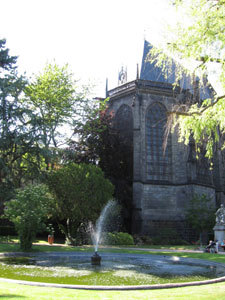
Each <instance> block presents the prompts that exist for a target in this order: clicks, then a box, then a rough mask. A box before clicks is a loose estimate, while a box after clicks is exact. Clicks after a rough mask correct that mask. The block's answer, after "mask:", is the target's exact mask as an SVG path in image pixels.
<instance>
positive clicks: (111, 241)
mask: <svg viewBox="0 0 225 300" xmlns="http://www.w3.org/2000/svg"><path fill="white" fill-rule="evenodd" d="M105 243H106V244H108V245H134V239H133V237H132V236H131V235H130V234H129V233H126V232H108V233H107V234H106V239H105Z"/></svg>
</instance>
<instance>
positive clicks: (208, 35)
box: [157, 0, 225, 158]
mask: <svg viewBox="0 0 225 300" xmlns="http://www.w3.org/2000/svg"><path fill="white" fill-rule="evenodd" d="M175 3H176V7H177V10H178V11H177V13H178V15H181V18H180V20H181V21H179V19H178V21H177V22H176V24H175V25H174V26H171V27H170V31H169V32H170V33H172V34H167V39H166V40H164V41H163V42H162V45H161V46H160V47H161V48H160V47H159V48H160V51H163V52H164V53H166V54H168V55H169V56H170V57H173V58H174V59H176V61H178V63H180V62H182V63H184V64H185V66H186V67H188V68H189V69H188V68H187V69H186V70H185V71H186V72H187V73H189V74H190V73H194V74H195V75H198V76H199V77H200V78H202V84H203V86H204V84H205V82H204V80H205V76H206V75H208V73H209V70H210V68H212V66H213V67H214V68H215V69H216V70H217V71H216V72H217V77H218V78H219V82H220V85H221V87H222V88H223V90H224V88H225V51H224V50H225V38H224V27H225V18H224V16H225V1H224V0H222V1H213V0H197V1H196V0H189V1H182V0H181V1H180V0H177V1H175ZM185 20H186V21H185ZM157 52H158V51H157ZM157 59H159V64H163V65H164V66H165V55H161V54H159V53H158V57H157ZM218 70H220V71H221V72H220V73H219V71H218ZM183 71H184V68H183ZM181 76H182V72H180V71H179V72H178V74H177V81H178V80H179V79H180V77H181ZM220 94H221V92H220V91H219V94H216V93H215V95H214V96H213V97H212V99H206V100H204V101H203V102H201V103H197V104H192V105H180V104H178V105H177V107H174V109H173V110H172V112H171V114H170V117H171V118H170V121H171V120H172V121H173V125H174V127H175V126H176V125H179V134H180V140H181V141H184V142H185V144H188V143H189V138H190V137H191V136H193V137H194V140H195V142H196V148H197V152H198V151H200V145H202V144H205V145H206V156H207V157H209V158H212V156H213V152H214V149H215V144H216V143H219V148H221V147H222V146H223V147H224V146H225V143H224V138H223V135H224V133H225V113H224V112H225V101H224V98H225V96H224V95H220ZM195 102H196V99H195ZM189 104H190V103H189ZM170 124H171V123H170Z"/></svg>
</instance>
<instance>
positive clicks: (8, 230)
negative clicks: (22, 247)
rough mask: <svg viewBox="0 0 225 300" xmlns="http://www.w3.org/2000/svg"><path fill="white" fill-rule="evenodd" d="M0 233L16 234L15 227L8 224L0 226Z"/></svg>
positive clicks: (6, 234) (3, 234)
mask: <svg viewBox="0 0 225 300" xmlns="http://www.w3.org/2000/svg"><path fill="white" fill-rule="evenodd" d="M0 235H1V236H8V235H9V236H12V235H17V233H16V230H15V227H13V226H9V225H2V226H0Z"/></svg>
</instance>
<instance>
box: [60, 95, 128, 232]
mask: <svg viewBox="0 0 225 300" xmlns="http://www.w3.org/2000/svg"><path fill="white" fill-rule="evenodd" d="M113 124H114V113H113V112H109V111H108V109H107V99H106V100H105V101H104V102H102V101H101V102H100V103H99V104H98V103H96V107H95V109H93V108H92V109H91V110H90V111H88V110H86V119H85V123H84V124H82V123H80V124H77V126H75V128H74V133H75V138H73V139H71V141H70V144H69V147H68V149H66V151H65V152H64V156H63V158H64V160H65V161H74V162H75V163H89V164H94V165H98V166H99V167H100V168H101V169H102V170H103V172H104V174H105V176H106V178H108V179H109V180H110V181H111V182H112V183H113V185H114V186H115V190H114V197H115V198H116V199H117V201H118V202H119V204H120V205H121V206H122V211H121V214H122V217H123V226H124V227H125V230H128V231H130V230H131V228H130V227H131V210H132V208H131V203H132V201H131V199H132V179H133V151H132V145H130V144H129V143H127V139H126V138H125V137H124V136H121V135H120V132H119V130H118V129H116V128H115V126H114V125H113ZM76 135H78V136H79V138H76ZM130 140H131V139H129V142H130Z"/></svg>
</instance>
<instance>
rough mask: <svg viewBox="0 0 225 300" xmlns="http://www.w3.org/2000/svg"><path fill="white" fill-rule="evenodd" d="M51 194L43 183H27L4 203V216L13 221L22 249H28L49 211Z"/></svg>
mask: <svg viewBox="0 0 225 300" xmlns="http://www.w3.org/2000/svg"><path fill="white" fill-rule="evenodd" d="M50 200H51V196H50V194H49V192H48V189H47V187H46V186H45V185H43V184H41V185H28V186H27V187H25V188H24V189H19V190H18V191H17V193H16V196H15V198H14V199H12V200H10V201H8V202H7V204H6V208H5V211H4V212H5V217H7V218H8V219H9V220H10V221H11V222H13V223H14V225H15V228H16V231H17V233H18V235H19V240H20V247H21V249H22V250H30V249H31V247H32V242H33V241H34V239H35V237H36V234H37V233H38V232H39V231H42V230H44V229H45V224H44V221H45V220H46V219H47V217H48V215H49V213H50V203H51V201H50Z"/></svg>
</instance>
